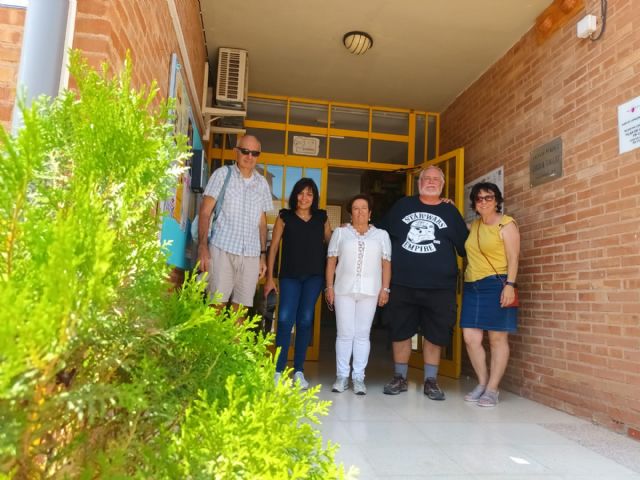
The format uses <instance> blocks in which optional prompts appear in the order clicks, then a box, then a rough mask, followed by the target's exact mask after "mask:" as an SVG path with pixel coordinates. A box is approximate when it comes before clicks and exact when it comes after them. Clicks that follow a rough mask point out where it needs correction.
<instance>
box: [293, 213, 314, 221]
mask: <svg viewBox="0 0 640 480" xmlns="http://www.w3.org/2000/svg"><path fill="white" fill-rule="evenodd" d="M296 215H297V216H298V217H300V218H301V219H302V220H305V221H306V220H309V219H310V218H311V213H302V212H296Z"/></svg>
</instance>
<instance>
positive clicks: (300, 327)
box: [276, 275, 324, 372]
mask: <svg viewBox="0 0 640 480" xmlns="http://www.w3.org/2000/svg"><path fill="white" fill-rule="evenodd" d="M323 284H324V278H323V277H322V275H306V276H304V277H297V278H287V277H283V278H280V304H279V309H278V330H277V331H276V347H280V355H279V356H278V361H277V362H276V371H277V372H282V371H283V370H284V367H286V365H287V356H288V354H289V344H290V343H291V329H292V328H293V326H294V325H295V326H296V344H295V353H294V355H293V370H294V371H296V372H298V371H300V372H302V371H303V370H304V359H305V357H306V356H307V346H308V345H309V340H310V339H311V330H312V328H313V316H314V313H315V306H316V301H317V300H318V295H320V292H321V291H322V285H323Z"/></svg>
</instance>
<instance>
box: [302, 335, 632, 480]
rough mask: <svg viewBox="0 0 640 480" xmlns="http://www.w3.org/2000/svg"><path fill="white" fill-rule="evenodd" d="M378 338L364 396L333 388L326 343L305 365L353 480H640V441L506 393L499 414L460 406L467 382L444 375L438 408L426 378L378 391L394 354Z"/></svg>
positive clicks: (413, 374) (328, 433) (328, 435)
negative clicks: (405, 387)
mask: <svg viewBox="0 0 640 480" xmlns="http://www.w3.org/2000/svg"><path fill="white" fill-rule="evenodd" d="M323 337H324V335H323ZM374 337H375V338H377V341H376V342H375V343H374V345H373V347H372V351H371V359H370V363H369V368H368V369H367V379H366V383H367V389H368V393H367V395H366V396H357V395H354V394H353V392H352V391H351V390H347V391H346V392H344V393H341V394H340V393H333V392H331V384H332V383H333V381H334V375H335V373H334V372H335V370H334V369H335V359H334V357H333V351H334V350H333V347H332V345H331V339H329V340H328V341H323V342H322V343H323V347H322V348H321V350H322V359H321V361H320V362H318V363H315V362H308V363H307V365H306V366H305V374H306V376H307V379H308V380H309V381H310V382H311V384H312V385H313V384H318V383H321V384H322V390H321V392H320V394H319V396H320V398H322V399H327V400H331V401H332V402H333V405H332V407H331V411H330V414H329V416H328V417H325V419H324V420H323V423H322V426H321V427H320V429H321V431H322V432H323V436H324V438H325V439H330V440H332V441H334V442H337V443H339V444H340V445H341V447H340V450H339V452H338V455H337V458H338V460H339V461H342V462H343V463H344V464H345V466H350V465H355V466H356V467H357V468H358V469H359V470H360V475H359V478H361V479H418V478H431V479H442V480H444V479H459V480H461V479H474V480H480V479H482V480H489V479H492V480H493V479H501V480H507V479H513V480H515V479H518V480H520V479H522V480H524V479H528V480H533V479H544V480H552V479H553V480H558V479H576V480H592V479H593V480H595V479H598V480H622V479H624V480H632V479H637V480H640V443H639V442H636V441H634V440H631V439H629V438H626V437H624V436H622V435H618V434H615V433H613V432H610V431H608V430H605V429H603V428H600V427H596V426H593V425H591V424H589V423H588V422H586V421H583V420H580V419H578V418H575V417H572V416H570V415H567V414H565V413H562V412H559V411H557V410H553V409H551V408H548V407H545V406H543V405H540V404H538V403H535V402H532V401H530V400H526V399H524V398H521V397H519V396H516V395H513V394H510V393H508V392H501V394H500V404H499V405H498V406H497V407H495V408H481V407H478V406H476V405H474V404H469V403H466V402H464V400H463V396H464V394H465V393H466V392H467V391H468V390H470V389H471V388H473V386H474V385H475V384H474V382H473V380H471V379H461V380H459V381H458V380H452V379H447V378H444V377H442V378H440V379H439V382H440V385H441V387H442V388H443V390H444V391H445V392H446V394H447V398H446V400H445V401H444V402H436V401H432V400H429V399H428V398H427V397H426V396H425V395H424V394H423V393H422V372H421V371H419V370H416V369H410V372H409V380H410V384H409V391H408V392H406V393H402V394H400V395H396V396H390V395H384V394H383V393H382V387H383V385H384V383H386V382H387V381H388V380H389V379H390V376H391V374H392V363H391V359H390V356H391V354H390V352H389V351H388V350H387V348H386V347H385V342H384V333H383V332H381V331H374ZM334 338H335V337H334Z"/></svg>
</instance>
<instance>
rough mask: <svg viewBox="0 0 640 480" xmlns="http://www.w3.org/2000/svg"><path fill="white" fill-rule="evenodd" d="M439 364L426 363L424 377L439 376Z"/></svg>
mask: <svg viewBox="0 0 640 480" xmlns="http://www.w3.org/2000/svg"><path fill="white" fill-rule="evenodd" d="M438 367H439V365H431V364H430V363H425V364H424V379H425V380H426V379H427V378H437V377H438Z"/></svg>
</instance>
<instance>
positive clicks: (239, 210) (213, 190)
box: [204, 164, 273, 257]
mask: <svg viewBox="0 0 640 480" xmlns="http://www.w3.org/2000/svg"><path fill="white" fill-rule="evenodd" d="M228 168H231V169H232V171H231V177H230V178H229V183H228V185H227V190H226V192H225V194H224V200H223V203H222V211H221V212H220V215H219V216H218V218H217V219H216V222H215V227H214V229H213V236H212V237H211V244H213V245H215V246H216V247H218V248H219V249H220V250H224V251H225V252H228V253H232V254H234V255H242V256H245V257H257V256H260V229H259V226H260V216H261V215H262V214H263V213H264V212H268V211H270V210H272V209H273V202H272V199H271V191H270V190H269V184H268V183H267V181H266V180H265V178H264V177H263V176H262V175H260V174H258V173H257V172H256V171H255V170H254V172H253V174H252V175H251V177H250V178H243V177H242V174H241V173H240V170H239V169H238V167H237V166H236V165H235V164H234V165H233V166H231V167H228ZM226 175H227V168H218V169H217V170H216V171H215V172H213V175H211V178H209V182H208V183H207V187H206V188H205V190H204V195H206V196H209V197H213V198H215V199H217V198H218V196H219V195H220V191H221V190H222V185H223V184H224V179H225V177H226Z"/></svg>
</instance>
